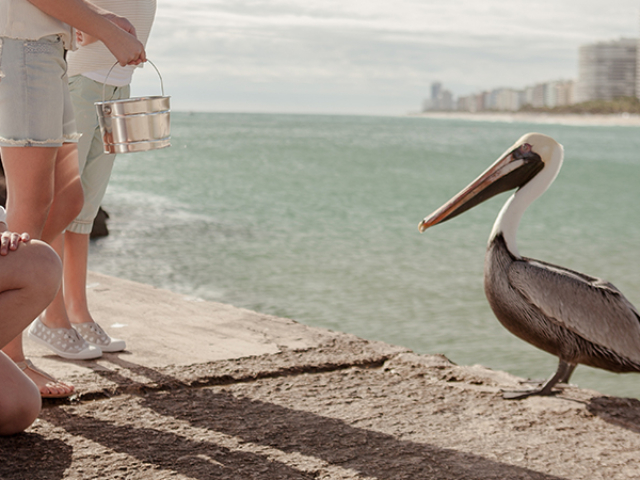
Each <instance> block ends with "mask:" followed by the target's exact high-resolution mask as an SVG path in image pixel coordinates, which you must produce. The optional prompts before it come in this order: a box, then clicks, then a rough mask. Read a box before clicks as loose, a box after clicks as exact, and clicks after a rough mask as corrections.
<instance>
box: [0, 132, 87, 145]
mask: <svg viewBox="0 0 640 480" xmlns="http://www.w3.org/2000/svg"><path fill="white" fill-rule="evenodd" d="M81 136H82V134H80V133H74V134H73V135H65V136H64V137H63V138H58V139H52V138H51V139H49V140H31V139H29V138H26V139H24V138H22V139H20V140H14V139H12V138H4V137H0V147H61V146H62V145H63V144H65V143H78V140H80V137H81Z"/></svg>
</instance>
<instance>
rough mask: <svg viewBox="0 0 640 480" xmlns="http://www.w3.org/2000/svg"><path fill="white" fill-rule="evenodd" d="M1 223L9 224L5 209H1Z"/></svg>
mask: <svg viewBox="0 0 640 480" xmlns="http://www.w3.org/2000/svg"><path fill="white" fill-rule="evenodd" d="M0 223H4V224H5V225H6V224H7V212H6V210H5V209H4V207H0Z"/></svg>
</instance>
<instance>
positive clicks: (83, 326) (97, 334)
mask: <svg viewBox="0 0 640 480" xmlns="http://www.w3.org/2000/svg"><path fill="white" fill-rule="evenodd" d="M72 326H73V328H75V329H76V330H77V331H78V333H79V334H80V335H82V338H84V339H85V340H86V341H87V342H88V343H89V344H90V345H95V346H96V347H99V348H100V349H101V350H102V351H103V352H106V353H113V352H121V351H122V350H124V349H125V348H127V344H126V342H125V341H124V340H119V339H117V338H111V337H110V336H109V334H108V333H107V332H105V331H104V330H103V329H102V327H100V325H98V324H97V323H96V322H86V323H75V324H72Z"/></svg>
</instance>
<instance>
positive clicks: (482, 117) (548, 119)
mask: <svg viewBox="0 0 640 480" xmlns="http://www.w3.org/2000/svg"><path fill="white" fill-rule="evenodd" d="M411 116H415V117H424V118H435V119H447V120H471V121H477V122H508V123H518V122H519V123H539V124H556V125H579V126H593V127H597V126H602V127H637V126H640V115H635V114H634V115H632V114H619V115H588V114H551V113H528V112H476V113H471V112H425V113H416V114H411Z"/></svg>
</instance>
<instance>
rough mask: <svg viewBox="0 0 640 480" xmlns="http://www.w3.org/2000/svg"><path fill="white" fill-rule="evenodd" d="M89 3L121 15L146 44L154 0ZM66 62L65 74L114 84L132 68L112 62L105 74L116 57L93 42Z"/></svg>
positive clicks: (127, 78)
mask: <svg viewBox="0 0 640 480" xmlns="http://www.w3.org/2000/svg"><path fill="white" fill-rule="evenodd" d="M0 1H4V0H0ZM91 3H93V4H94V5H96V6H98V7H101V8H104V9H105V10H109V11H110V12H113V13H115V14H117V15H120V16H122V17H125V18H126V19H127V20H129V21H130V22H131V23H132V24H133V26H134V27H135V28H136V34H137V36H138V40H140V41H141V42H142V43H143V44H144V45H146V44H147V39H148V38H149V33H150V32H151V25H152V24H153V19H154V17H155V15H156V0H92V2H91ZM67 63H68V64H69V69H68V70H67V75H69V77H72V76H74V75H83V76H85V77H88V78H90V79H91V80H95V81H96V82H100V83H106V84H107V85H113V86H115V87H123V86H125V85H129V83H131V77H132V76H133V70H134V69H135V67H134V66H133V65H127V66H126V67H121V66H120V65H116V67H115V68H114V69H113V70H111V73H110V74H109V69H110V68H111V67H113V65H114V64H115V63H116V58H115V57H114V56H113V54H112V53H111V52H110V51H109V49H108V48H107V47H106V46H105V45H104V43H102V42H94V43H91V44H89V45H86V46H84V47H79V48H78V50H76V51H74V52H69V53H68V54H67ZM107 74H109V78H107ZM105 80H106V81H105Z"/></svg>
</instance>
